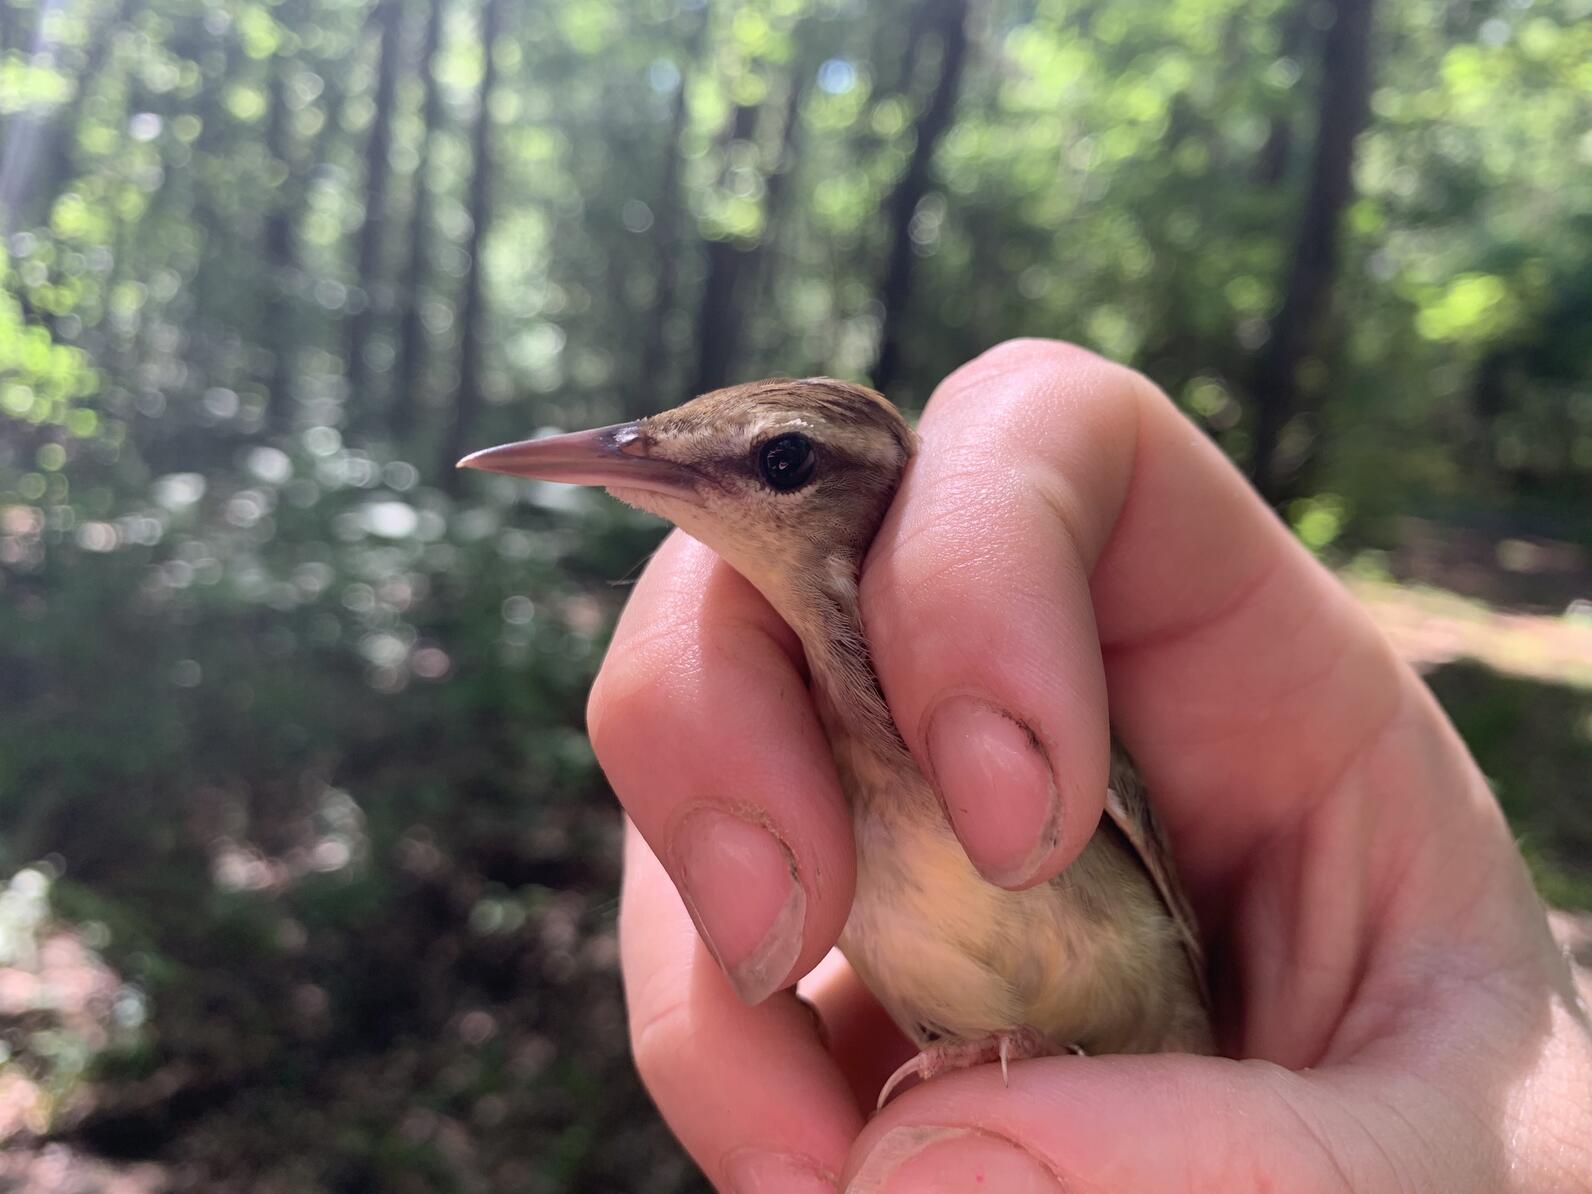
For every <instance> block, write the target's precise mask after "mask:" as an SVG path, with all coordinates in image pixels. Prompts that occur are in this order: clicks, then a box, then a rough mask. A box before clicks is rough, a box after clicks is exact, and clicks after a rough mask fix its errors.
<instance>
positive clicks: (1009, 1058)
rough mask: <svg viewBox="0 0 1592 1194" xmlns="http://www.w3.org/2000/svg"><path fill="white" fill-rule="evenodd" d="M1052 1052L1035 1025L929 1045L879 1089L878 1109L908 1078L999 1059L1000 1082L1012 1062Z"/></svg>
mask: <svg viewBox="0 0 1592 1194" xmlns="http://www.w3.org/2000/svg"><path fill="white" fill-rule="evenodd" d="M1051 1051H1052V1050H1051V1047H1050V1042H1049V1041H1047V1040H1046V1039H1045V1038H1044V1037H1043V1036H1041V1035H1040V1034H1039V1033H1038V1032H1036V1031H1034V1029H1032V1028H1011V1029H1007V1030H1004V1031H1002V1032H992V1033H990V1034H989V1036H987V1037H984V1038H983V1039H982V1040H976V1041H946V1042H945V1043H944V1044H939V1045H930V1046H929V1047H928V1048H927V1049H925V1050H923V1052H921V1053H919V1054H918V1055H917V1056H916V1057H914V1058H913V1059H912V1060H911V1061H908V1062H907V1063H906V1064H905V1065H903V1066H902V1067H901V1068H900V1069H898V1070H897V1071H896V1072H895V1073H893V1074H891V1075H890V1080H889V1081H888V1082H886V1083H885V1084H884V1089H883V1090H881V1091H880V1092H879V1103H878V1106H877V1107H875V1110H878V1109H879V1108H882V1107H883V1106H884V1105H885V1101H886V1100H887V1099H889V1097H890V1096H891V1095H892V1094H893V1093H894V1092H895V1088H896V1087H898V1086H900V1085H901V1083H903V1082H905V1081H906V1080H907V1079H908V1078H911V1077H917V1078H920V1079H929V1078H933V1077H934V1076H935V1075H937V1074H943V1073H945V1072H946V1071H947V1070H965V1069H966V1068H967V1067H968V1066H975V1065H985V1064H987V1063H988V1062H992V1061H998V1062H1000V1063H1001V1081H1002V1082H1008V1081H1010V1073H1009V1071H1008V1068H1007V1067H1008V1066H1009V1065H1010V1063H1011V1062H1013V1061H1025V1060H1027V1059H1028V1058H1030V1057H1048V1056H1049V1055H1050V1053H1051Z"/></svg>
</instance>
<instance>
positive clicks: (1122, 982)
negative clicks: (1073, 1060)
mask: <svg viewBox="0 0 1592 1194" xmlns="http://www.w3.org/2000/svg"><path fill="white" fill-rule="evenodd" d="M832 744H833V745H834V747H835V754H836V759H837V762H838V763H839V764H840V771H841V777H842V782H843V784H844V785H845V787H846V789H847V793H848V795H849V796H850V797H851V800H852V818H853V829H854V833H855V838H856V847H857V888H856V897H855V900H854V902H853V905H852V910H851V915H850V918H849V919H848V921H847V923H846V928H845V931H844V932H843V933H842V935H841V939H840V947H841V951H842V952H843V953H844V954H845V955H846V958H847V960H848V961H849V962H850V963H851V965H852V967H853V968H854V969H855V970H856V971H857V972H858V974H859V975H860V977H861V978H862V980H863V981H864V982H865V983H866V984H867V985H868V987H869V989H870V990H871V991H872V992H873V993H874V995H875V996H876V997H877V998H878V999H879V1001H880V1003H881V1004H883V1005H884V1007H885V1009H886V1011H888V1012H889V1013H890V1015H891V1017H892V1018H893V1019H894V1020H895V1022H896V1023H897V1025H898V1026H899V1027H900V1028H901V1030H902V1031H903V1032H905V1033H906V1034H907V1035H908V1036H909V1037H911V1038H912V1039H913V1040H914V1041H916V1042H917V1043H918V1044H919V1045H920V1046H923V1045H927V1044H930V1043H933V1042H934V1041H936V1040H942V1039H968V1040H977V1039H979V1038H982V1037H985V1036H987V1035H989V1034H990V1033H992V1032H997V1031H1000V1030H1005V1029H1013V1028H1018V1027H1031V1028H1034V1029H1037V1030H1038V1031H1039V1032H1041V1033H1042V1034H1043V1035H1045V1036H1046V1037H1048V1038H1049V1039H1050V1040H1051V1041H1052V1042H1053V1043H1055V1044H1056V1045H1057V1046H1058V1047H1062V1046H1067V1045H1081V1046H1083V1047H1084V1048H1086V1049H1088V1050H1089V1051H1090V1052H1127V1051H1139V1050H1144V1049H1154V1048H1157V1047H1160V1046H1161V1044H1162V1042H1163V1033H1164V1029H1165V1028H1166V1023H1165V1019H1164V1017H1163V1016H1161V1015H1157V1014H1156V1012H1157V1011H1158V1010H1159V1009H1156V1008H1153V1007H1150V1006H1146V997H1147V996H1148V997H1149V1002H1150V1003H1152V1004H1153V1003H1154V1002H1158V1000H1156V999H1155V997H1154V995H1153V990H1154V986H1155V984H1154V983H1153V975H1152V974H1151V972H1150V971H1151V970H1152V969H1153V967H1151V966H1148V965H1145V963H1149V962H1150V961H1151V960H1152V959H1151V957H1150V956H1149V955H1153V954H1155V953H1157V952H1159V951H1160V950H1163V949H1169V948H1170V949H1175V948H1176V946H1175V942H1174V941H1173V939H1172V935H1171V931H1170V925H1169V922H1167V921H1166V919H1165V917H1164V916H1161V915H1159V914H1158V912H1157V904H1156V899H1155V897H1154V894H1153V892H1151V891H1150V890H1149V889H1148V887H1147V885H1144V888H1145V889H1144V890H1143V891H1142V892H1138V891H1134V890H1132V886H1131V884H1130V888H1129V890H1127V891H1121V890H1120V889H1119V890H1118V892H1117V894H1116V895H1115V897H1114V898H1112V899H1109V900H1103V899H1096V898H1094V893H1095V892H1096V891H1097V890H1099V889H1102V888H1107V887H1116V886H1118V884H1120V882H1121V879H1122V873H1120V871H1119V868H1121V867H1127V868H1128V869H1129V871H1130V872H1131V865H1132V864H1131V863H1130V862H1128V861H1127V860H1126V859H1116V858H1113V856H1112V847H1111V845H1110V843H1109V842H1106V841H1104V840H1102V838H1101V836H1100V835H1097V837H1096V839H1095V841H1094V842H1092V843H1091V844H1090V846H1089V847H1087V848H1086V849H1085V851H1084V854H1083V855H1082V856H1081V857H1080V858H1079V860H1078V861H1077V862H1075V863H1074V864H1073V866H1072V867H1071V868H1069V870H1068V873H1067V875H1065V876H1063V878H1062V879H1060V880H1057V881H1056V882H1054V883H1049V884H1040V885H1039V886H1037V887H1033V888H1030V889H1028V890H1026V891H1016V892H1014V891H1007V890H1005V889H1004V888H1000V887H996V886H994V885H993V884H990V883H988V882H986V881H985V880H984V879H983V877H982V876H980V875H979V873H978V872H977V871H976V870H975V869H974V867H973V865H972V864H971V863H970V862H969V861H968V858H967V855H966V853H965V852H964V851H963V849H962V846H961V843H960V842H959V841H958V840H957V838H956V836H955V835H954V834H953V833H952V832H951V829H950V827H949V825H948V824H947V822H946V820H945V817H944V815H943V813H942V812H941V810H940V806H939V802H938V801H937V800H936V798H935V797H934V794H933V791H932V789H931V788H930V787H929V785H928V782H927V781H926V780H925V779H924V778H923V777H922V775H921V774H920V773H919V772H918V771H917V769H916V767H915V766H914V765H913V764H912V763H911V760H910V758H908V757H906V756H905V755H904V754H903V757H902V759H901V760H900V761H896V760H886V759H882V758H880V757H879V755H878V754H877V753H875V752H874V751H873V750H871V749H869V748H867V747H864V746H861V745H859V744H857V743H855V742H853V741H848V740H845V739H842V740H839V741H834V742H833V743H832ZM1108 879H1110V880H1115V881H1116V882H1114V883H1113V882H1108ZM1100 894H1102V895H1103V894H1104V892H1103V891H1101V892H1100ZM1141 960H1142V961H1141Z"/></svg>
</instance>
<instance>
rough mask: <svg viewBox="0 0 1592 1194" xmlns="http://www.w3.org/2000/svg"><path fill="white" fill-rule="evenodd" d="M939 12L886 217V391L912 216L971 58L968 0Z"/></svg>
mask: <svg viewBox="0 0 1592 1194" xmlns="http://www.w3.org/2000/svg"><path fill="white" fill-rule="evenodd" d="M927 3H928V4H931V5H933V6H934V7H935V8H936V10H937V12H936V17H937V19H936V20H935V21H934V28H935V32H936V33H937V34H938V37H939V42H940V74H939V78H938V79H937V80H936V81H935V84H934V90H933V92H932V93H931V94H930V96H929V102H928V104H927V105H926V106H925V107H924V109H923V114H922V115H921V116H920V117H919V118H918V124H917V130H916V134H917V135H916V141H915V143H914V144H913V146H912V156H911V158H910V159H908V161H907V168H906V172H905V173H903V174H902V175H901V179H900V181H899V182H897V183H896V186H895V189H894V190H892V191H891V192H890V197H889V198H888V199H887V200H886V201H885V221H886V226H887V227H888V228H889V229H890V249H889V255H888V257H887V258H886V262H885V270H884V278H883V281H882V282H881V283H880V286H879V303H880V305H881V306H882V307H883V308H884V318H883V320H882V326H881V330H880V336H879V357H878V360H877V361H876V362H875V364H874V367H873V385H874V388H875V389H877V390H880V391H884V392H888V391H889V390H890V388H891V387H892V386H893V385H894V384H895V382H896V380H897V378H898V376H899V374H900V371H901V327H902V323H903V321H904V319H905V316H906V306H907V299H908V297H909V296H910V293H911V284H912V216H913V213H914V212H916V211H917V208H918V204H919V203H920V202H921V201H922V199H923V196H924V195H925V194H927V193H928V189H929V171H930V167H931V166H932V164H933V162H934V151H935V149H936V148H937V147H938V145H939V142H940V137H941V135H942V134H944V132H945V130H946V129H947V128H948V127H950V123H951V116H952V111H953V109H954V108H955V106H956V93H957V89H958V87H959V86H960V84H961V81H962V65H963V62H964V61H965V60H966V57H967V0H927Z"/></svg>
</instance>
